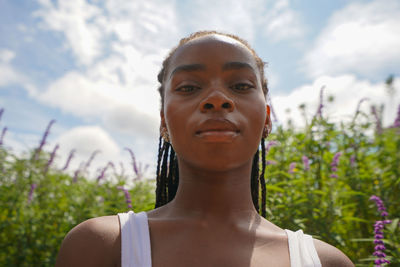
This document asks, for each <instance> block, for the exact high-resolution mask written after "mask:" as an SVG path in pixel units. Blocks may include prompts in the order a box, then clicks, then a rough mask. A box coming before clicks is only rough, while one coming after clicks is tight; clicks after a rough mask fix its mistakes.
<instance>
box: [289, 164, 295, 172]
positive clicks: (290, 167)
mask: <svg viewBox="0 0 400 267" xmlns="http://www.w3.org/2000/svg"><path fill="white" fill-rule="evenodd" d="M295 167H296V162H292V163H290V165H289V171H288V173H294V168H295Z"/></svg>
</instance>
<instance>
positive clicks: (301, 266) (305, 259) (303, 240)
mask: <svg viewBox="0 0 400 267" xmlns="http://www.w3.org/2000/svg"><path fill="white" fill-rule="evenodd" d="M285 231H286V234H287V236H288V243H289V255H290V266H291V267H321V266H322V265H321V261H320V260H319V257H318V254H317V251H316V249H315V246H314V242H313V239H312V237H311V236H310V235H306V234H304V233H303V230H298V231H296V232H293V231H291V230H288V229H285Z"/></svg>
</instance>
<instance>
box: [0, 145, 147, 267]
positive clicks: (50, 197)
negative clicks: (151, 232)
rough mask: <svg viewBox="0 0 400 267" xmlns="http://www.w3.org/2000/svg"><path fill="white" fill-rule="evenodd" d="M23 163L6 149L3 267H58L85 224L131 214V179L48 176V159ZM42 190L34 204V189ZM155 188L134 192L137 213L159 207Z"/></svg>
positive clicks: (1, 170) (2, 160)
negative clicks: (64, 246) (71, 235)
mask: <svg viewBox="0 0 400 267" xmlns="http://www.w3.org/2000/svg"><path fill="white" fill-rule="evenodd" d="M32 158H33V157H30V158H23V157H21V158H17V157H14V156H13V155H12V154H11V153H9V152H7V151H6V150H4V149H3V148H1V147H0V266H54V264H55V259H56V255H57V253H58V250H59V248H60V245H61V242H62V240H63V238H64V236H65V235H66V233H67V232H68V231H69V230H71V229H72V228H73V227H74V226H75V225H77V224H79V223H80V222H82V221H84V220H86V219H89V218H92V217H97V216H104V215H115V214H117V213H118V212H126V211H127V210H129V209H128V206H127V203H126V200H125V196H124V192H123V191H122V190H119V189H118V188H117V187H118V186H125V187H126V178H124V177H119V179H118V182H117V183H115V182H114V183H112V182H110V181H108V180H106V181H103V180H102V181H101V182H100V183H98V182H97V181H96V180H94V181H93V180H88V179H85V178H83V177H78V179H77V181H76V182H74V181H73V178H72V177H71V176H69V175H67V174H65V173H62V172H61V171H57V170H50V171H49V172H47V173H44V169H45V165H46V164H47V160H48V155H47V154H45V153H41V155H40V158H39V159H38V160H33V159H32ZM32 184H36V185H37V187H36V188H35V189H34V190H33V193H32V200H31V201H29V195H30V191H31V185H32ZM153 191H154V184H153V182H151V181H137V182H135V184H134V186H133V187H132V188H131V189H130V190H129V192H130V195H131V197H132V205H133V207H132V209H133V210H135V211H141V210H150V209H152V208H153V207H154V197H153Z"/></svg>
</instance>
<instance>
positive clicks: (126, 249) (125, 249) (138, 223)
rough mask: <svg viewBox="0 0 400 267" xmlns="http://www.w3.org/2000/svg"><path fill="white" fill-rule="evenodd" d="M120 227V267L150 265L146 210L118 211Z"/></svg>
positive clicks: (145, 266)
mask: <svg viewBox="0 0 400 267" xmlns="http://www.w3.org/2000/svg"><path fill="white" fill-rule="evenodd" d="M118 217H119V222H120V227H121V267H151V247H150V235H149V224H148V220H147V214H146V212H143V211H142V212H139V213H134V212H133V211H129V212H127V213H118Z"/></svg>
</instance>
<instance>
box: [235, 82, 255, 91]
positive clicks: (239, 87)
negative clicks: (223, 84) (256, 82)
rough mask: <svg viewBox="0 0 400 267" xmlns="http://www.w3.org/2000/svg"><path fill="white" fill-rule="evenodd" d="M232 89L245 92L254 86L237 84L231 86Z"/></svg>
mask: <svg viewBox="0 0 400 267" xmlns="http://www.w3.org/2000/svg"><path fill="white" fill-rule="evenodd" d="M232 88H233V89H235V90H238V91H247V90H250V89H252V88H254V86H253V85H250V84H247V83H238V84H235V85H233V86H232Z"/></svg>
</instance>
